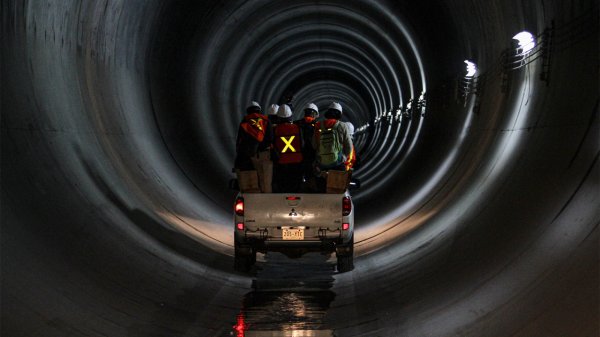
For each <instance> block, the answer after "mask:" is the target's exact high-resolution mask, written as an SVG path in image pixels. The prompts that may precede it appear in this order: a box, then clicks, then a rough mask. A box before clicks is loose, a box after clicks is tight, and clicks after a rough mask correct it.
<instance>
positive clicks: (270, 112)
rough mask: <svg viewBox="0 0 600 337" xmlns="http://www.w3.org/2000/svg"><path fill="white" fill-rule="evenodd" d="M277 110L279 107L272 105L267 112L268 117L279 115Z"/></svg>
mask: <svg viewBox="0 0 600 337" xmlns="http://www.w3.org/2000/svg"><path fill="white" fill-rule="evenodd" d="M277 109H279V105H277V104H271V106H270V107H269V109H268V110H267V115H277Z"/></svg>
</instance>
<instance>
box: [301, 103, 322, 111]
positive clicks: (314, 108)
mask: <svg viewBox="0 0 600 337" xmlns="http://www.w3.org/2000/svg"><path fill="white" fill-rule="evenodd" d="M306 109H312V110H315V111H316V112H317V114H318V113H319V108H318V107H317V105H316V104H315V103H308V104H307V105H306V106H305V107H304V110H306Z"/></svg>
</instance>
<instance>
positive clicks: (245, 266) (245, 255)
mask: <svg viewBox="0 0 600 337" xmlns="http://www.w3.org/2000/svg"><path fill="white" fill-rule="evenodd" d="M234 249H235V256H234V261H233V269H235V270H236V271H241V272H249V271H250V269H252V266H253V265H254V264H255V263H256V251H255V250H254V249H253V248H252V247H251V246H245V245H244V246H243V245H238V244H237V243H236V245H235V248H234Z"/></svg>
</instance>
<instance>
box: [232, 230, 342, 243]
mask: <svg viewBox="0 0 600 337" xmlns="http://www.w3.org/2000/svg"><path fill="white" fill-rule="evenodd" d="M345 232H348V231H342V230H341V229H339V228H336V229H330V228H310V230H308V229H307V230H306V231H305V239H304V240H298V241H294V240H283V239H282V231H281V228H280V227H278V228H257V229H250V228H248V229H246V231H245V232H244V234H243V235H244V238H245V239H250V240H265V241H267V242H281V243H282V244H285V243H288V242H312V241H314V242H317V243H318V242H321V241H323V240H336V239H341V238H343V237H344V234H346V233H345ZM240 234H241V233H240ZM347 236H349V235H347Z"/></svg>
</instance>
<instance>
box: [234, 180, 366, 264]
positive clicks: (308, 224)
mask: <svg viewBox="0 0 600 337" xmlns="http://www.w3.org/2000/svg"><path fill="white" fill-rule="evenodd" d="M234 214H235V216H234V225H235V234H234V237H235V239H234V241H235V263H234V268H235V269H236V270H238V271H249V270H250V269H251V268H252V266H253V265H254V263H255V262H256V253H257V252H261V253H266V252H267V251H277V252H281V253H283V254H285V255H287V256H289V257H292V258H293V257H300V256H301V255H302V254H304V253H307V252H310V251H320V252H324V253H332V252H335V253H336V256H337V270H338V272H347V271H350V270H352V269H354V262H353V261H354V257H353V254H354V205H353V203H352V198H351V196H350V194H349V192H348V191H346V192H344V193H342V194H325V193H323V194H320V193H319V194H317V193H300V194H299V193H241V192H240V193H239V194H238V196H237V198H236V201H235V204H234Z"/></svg>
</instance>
